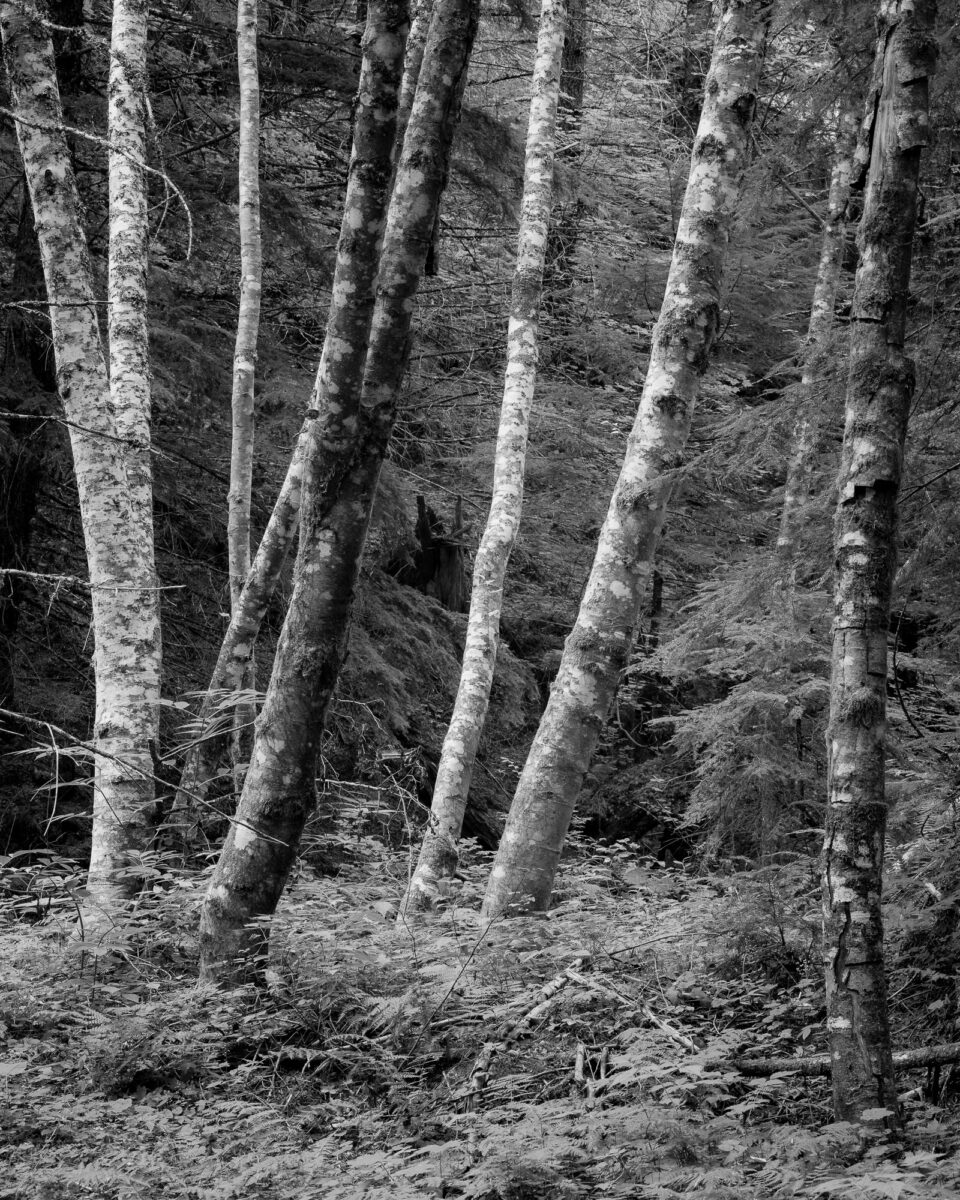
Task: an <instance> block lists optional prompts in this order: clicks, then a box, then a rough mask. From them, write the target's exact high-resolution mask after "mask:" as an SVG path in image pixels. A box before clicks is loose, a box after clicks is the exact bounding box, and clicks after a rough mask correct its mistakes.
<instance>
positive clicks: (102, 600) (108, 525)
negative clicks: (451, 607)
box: [0, 0, 159, 911]
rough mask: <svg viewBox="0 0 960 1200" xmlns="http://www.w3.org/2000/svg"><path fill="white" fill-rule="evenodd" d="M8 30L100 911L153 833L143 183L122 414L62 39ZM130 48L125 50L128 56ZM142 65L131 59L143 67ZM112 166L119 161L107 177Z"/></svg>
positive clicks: (110, 903)
mask: <svg viewBox="0 0 960 1200" xmlns="http://www.w3.org/2000/svg"><path fill="white" fill-rule="evenodd" d="M132 21H133V23H134V24H135V21H136V19H135V18H132ZM0 33H2V37H3V47H4V57H5V61H6V65H7V71H8V73H9V78H10V91H11V96H12V100H13V109H14V113H15V116H16V118H20V119H17V120H16V127H17V138H18V141H19V143H20V151H21V154H22V156H23V163H24V170H25V173H26V178H27V186H28V189H29V192H30V197H31V202H32V204H33V212H34V220H35V223H36V231H37V241H38V244H39V246H40V254H41V259H42V261H43V270H44V279H45V282H46V288H47V298H48V300H49V304H50V324H51V334H52V339H53V348H54V356H55V360H56V366H57V384H58V388H59V392H60V397H61V400H62V403H63V407H64V412H65V414H66V417H67V420H68V421H69V422H70V440H71V445H72V449H73V460H74V470H75V474H76V479H77V490H78V493H79V498H80V515H81V520H82V524H83V532H84V542H85V545H86V552H87V564H88V570H89V576H90V588H91V603H92V608H93V630H94V641H95V650H94V665H95V673H96V689H97V698H96V715H95V729H94V740H95V745H96V748H97V750H98V751H102V752H103V754H102V755H101V754H98V756H97V760H96V766H95V773H94V825H93V849H92V854H91V864H90V886H89V896H90V907H91V910H96V909H98V908H99V909H103V910H107V911H109V910H110V909H111V908H113V907H114V906H115V904H116V903H117V902H118V901H121V900H123V899H126V898H127V897H129V896H130V895H132V894H133V893H134V892H135V891H136V888H137V885H138V880H137V877H136V875H135V873H134V872H133V871H131V869H130V867H131V862H132V858H133V857H135V855H136V852H137V851H139V850H142V849H144V848H145V847H146V846H147V845H148V844H149V840H150V835H151V825H150V818H151V816H152V809H153V799H154V787H153V779H152V772H153V762H152V757H151V753H150V743H151V740H152V739H153V737H154V735H155V731H156V721H157V696H158V678H159V621H158V612H157V592H156V589H155V584H154V570H153V560H152V554H151V550H152V543H153V539H152V518H151V512H150V510H149V508H147V507H146V503H145V501H146V495H147V485H146V478H145V471H146V470H147V469H148V463H149V459H148V447H149V425H148V424H147V420H146V416H145V413H144V411H143V409H142V408H141V407H140V406H141V405H142V404H143V403H144V401H145V393H144V390H143V386H142V378H143V374H142V373H143V370H144V366H143V363H144V360H143V359H142V357H141V355H140V351H141V349H142V348H143V347H142V343H141V341H140V333H139V330H140V326H139V321H138V316H137V314H138V312H139V307H140V293H139V287H140V284H139V279H140V275H139V272H138V270H137V266H136V263H135V262H134V261H133V260H134V259H135V257H136V255H137V254H138V253H140V252H141V251H142V240H141V238H142V235H141V234H139V233H138V232H136V230H137V217H136V216H135V215H134V214H135V213H136V212H137V211H139V209H138V203H139V202H138V201H137V199H136V190H137V187H138V184H137V180H136V177H135V176H134V177H131V178H130V179H129V180H128V182H127V183H126V184H118V190H119V191H120V192H121V193H125V196H122V197H121V199H120V200H118V203H121V202H122V206H123V211H122V213H120V214H118V217H117V221H116V223H115V224H114V222H113V221H112V222H111V243H112V244H113V247H114V249H113V250H112V253H111V258H112V260H113V261H114V262H116V264H117V268H118V270H119V274H118V275H116V276H115V278H116V279H117V285H116V289H114V284H113V282H111V298H112V300H114V301H115V302H116V304H117V307H118V316H119V315H120V314H122V317H121V321H122V323H123V326H124V327H123V329H122V330H119V331H118V333H119V336H120V340H121V344H122V345H123V346H124V347H125V349H123V350H118V360H117V369H118V371H120V372H121V376H122V377H123V372H127V371H128V372H129V376H128V377H127V378H128V385H129V389H130V390H129V392H128V391H127V390H126V387H124V389H123V391H122V393H121V390H120V389H119V386H118V388H117V391H116V392H115V396H116V401H117V403H118V404H119V407H120V408H125V407H126V406H127V405H129V411H124V412H122V413H121V412H119V411H118V412H117V414H116V416H115V415H114V410H113V405H112V403H111V386H110V382H109V380H108V376H107V365H106V362H105V359H104V353H103V346H102V344H101V341H100V331H99V328H98V326H97V319H96V297H95V295H94V291H93V286H92V280H91V271H90V264H89V260H88V257H87V248H86V240H85V238H84V234H83V229H82V226H81V224H80V216H79V214H80V201H79V196H78V194H77V187H76V181H75V179H74V175H73V169H72V167H71V165H70V154H69V150H68V147H67V143H66V138H65V136H64V133H63V113H62V109H61V106H60V96H59V92H58V90H57V84H56V74H55V70H54V58H53V47H52V45H51V43H50V39H49V36H48V35H47V33H46V32H45V30H44V27H43V24H42V17H41V13H40V11H39V10H38V8H37V7H36V4H35V3H33V0H25V2H24V0H17V3H16V4H14V3H11V2H9V0H4V2H2V3H0ZM128 34H129V35H130V36H131V37H134V38H135V37H136V35H135V34H133V33H131V32H130V27H128V26H125V25H124V23H123V22H121V29H120V31H119V36H120V38H121V44H122V43H123V39H124V38H125V37H126V36H127V35H128ZM126 53H127V51H126V50H125V49H123V50H121V49H118V50H117V51H116V54H117V59H118V61H119V60H120V58H121V57H123V56H125V55H126ZM135 62H136V60H135V59H134V60H131V62H130V64H129V66H130V67H131V68H132V69H134V70H135ZM114 84H115V78H114V77H112V78H111V87H110V109H111V122H112V128H115V129H116V130H117V133H116V136H117V137H118V139H119V140H120V142H121V144H125V145H126V144H133V142H132V141H131V142H130V143H128V142H127V141H126V139H127V138H128V136H129V137H130V138H131V139H133V140H135V137H136V134H135V132H133V129H134V126H135V124H136V116H135V113H134V112H131V111H130V110H129V108H128V106H129V105H131V104H133V105H134V106H135V101H134V100H132V99H131V95H130V93H128V92H127V90H126V86H125V85H120V84H118V85H117V87H116V88H115V86H114ZM132 86H133V87H135V86H136V85H132ZM138 161H139V162H142V157H141V158H140V159H139V160H138ZM114 165H115V164H114V162H113V161H111V174H113V167H114ZM121 178H122V176H121ZM111 184H113V180H112V181H111ZM128 205H129V210H130V211H129V212H128V211H127V206H128ZM126 255H130V256H131V258H130V260H129V261H127V260H126V258H125V256H126ZM128 268H129V273H128V274H127V273H125V272H126V271H127V269H128ZM121 281H122V282H121ZM127 322H129V324H127ZM147 394H148V393H147ZM145 464H147V466H145Z"/></svg>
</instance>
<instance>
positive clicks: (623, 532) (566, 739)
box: [483, 0, 770, 918]
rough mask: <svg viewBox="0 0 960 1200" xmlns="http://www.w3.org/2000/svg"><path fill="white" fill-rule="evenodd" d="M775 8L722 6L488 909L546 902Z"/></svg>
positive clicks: (706, 305)
mask: <svg viewBox="0 0 960 1200" xmlns="http://www.w3.org/2000/svg"><path fill="white" fill-rule="evenodd" d="M769 14H770V5H769V4H767V3H760V2H758V0H724V3H723V4H722V6H721V10H720V16H719V22H718V25H717V35H716V41H715V45H714V51H713V59H712V62H711V66H710V73H709V75H708V77H707V83H706V95H705V98H704V104H703V111H702V114H701V118H700V126H699V129H698V131H697V137H696V140H695V142H694V147H693V156H692V161H691V167H690V176H689V180H688V183H687V190H686V195H685V197H684V202H683V210H682V213H681V216H680V223H679V227H678V230H677V239H676V244H675V246H674V252H673V261H672V263H671V266H670V273H669V276H668V278H667V285H666V292H665V295H664V302H663V307H662V309H661V311H660V317H659V320H658V322H657V325H656V328H655V329H654V332H653V338H652V345H651V353H650V364H649V367H648V370H647V378H646V382H645V384H644V389H643V394H642V397H641V401H640V408H639V411H638V414H637V418H636V421H635V422H634V426H633V429H632V431H631V433H630V438H629V441H628V444H627V452H626V456H625V459H624V463H623V467H622V468H621V471H620V477H619V479H618V481H617V484H616V487H615V489H614V492H613V496H612V499H611V501H610V507H609V510H608V513H607V517H606V520H605V521H604V525H603V529H602V531H601V533H600V541H599V545H598V548H597V553H596V557H595V559H594V563H593V568H592V570H591V573H590V578H589V581H588V583H587V588H586V592H585V594H584V597H583V600H582V602H581V605H580V612H579V614H578V616H577V622H576V625H575V626H574V629H573V632H572V633H571V635H570V637H569V638H568V639H567V644H566V647H565V648H564V653H563V658H562V661H561V664H560V670H559V672H558V674H557V678H556V681H555V682H554V685H553V689H552V691H551V694H550V699H549V702H548V704H547V708H546V711H545V713H544V715H543V718H542V720H541V722H540V728H539V729H538V731H537V735H536V737H535V739H534V742H533V746H532V747H531V750H530V753H529V756H528V758H527V762H526V764H525V766H524V769H523V773H522V775H521V777H520V781H519V784H518V786H517V791H516V794H515V796H514V799H513V804H512V806H511V808H510V813H509V815H508V817H507V823H506V826H505V828H504V831H503V836H502V838H501V841H500V848H499V850H498V852H497V856H496V859H495V860H494V866H493V870H492V871H491V874H490V879H489V882H488V885H487V892H486V896H485V898H484V905H483V912H484V916H485V917H486V918H491V917H493V916H495V915H496V914H497V913H500V912H503V911H504V910H505V909H507V907H508V906H510V905H522V906H528V905H530V904H532V905H533V907H535V908H546V906H547V904H548V902H549V899H550V892H551V889H552V886H553V878H554V874H555V872H556V867H557V862H558V860H559V857H560V851H561V849H562V846H563V842H564V838H565V837H566V833H567V829H568V827H569V823H570V817H571V815H572V813H573V809H574V805H575V804H576V800H577V797H578V795H579V792H580V787H581V784H582V782H583V777H584V775H585V773H586V771H587V768H588V766H589V763H590V758H591V756H592V754H593V751H594V749H595V747H596V743H597V739H598V737H599V735H600V730H601V728H602V726H603V722H604V720H605V719H606V716H607V713H608V711H609V708H610V704H611V703H612V700H613V697H614V694H615V692H616V687H617V682H618V680H619V677H620V672H621V671H622V669H623V668H624V666H625V665H626V662H627V658H628V655H629V653H630V649H631V647H632V645H633V640H634V632H635V629H636V626H637V620H638V616H639V610H640V603H641V600H642V597H643V593H644V589H645V585H646V583H647V581H648V579H649V576H650V574H651V571H652V562H653V555H654V552H655V549H656V545H657V540H658V538H659V536H660V531H661V529H662V527H663V521H664V517H665V514H666V509H667V504H668V502H669V499H670V494H671V492H672V490H673V483H674V479H675V476H676V471H677V468H678V467H679V466H680V464H681V461H682V455H683V449H684V446H685V444H686V440H687V437H688V435H689V431H690V422H691V418H692V414H693V407H694V403H695V400H696V396H697V392H698V388H699V381H700V377H701V375H702V374H703V372H704V371H705V370H706V367H707V362H708V359H709V353H710V347H711V345H712V343H713V339H714V337H715V335H716V331H717V326H718V323H719V319H720V299H719V296H720V282H721V275H722V270H723V262H724V256H725V252H726V248H727V243H728V241H729V237H730V229H731V226H732V224H733V220H734V217H735V214H736V210H737V205H738V202H739V189H740V182H741V179H742V176H743V170H744V166H745V164H746V160H747V150H748V142H749V134H750V125H751V122H752V119H753V112H754V108H755V104H756V92H757V86H758V81H759V76H760V67H761V63H762V60H763V52H764V47H765V43H766V32H767V25H768V22H769Z"/></svg>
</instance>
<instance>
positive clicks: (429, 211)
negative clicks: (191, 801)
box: [201, 0, 479, 984]
mask: <svg viewBox="0 0 960 1200" xmlns="http://www.w3.org/2000/svg"><path fill="white" fill-rule="evenodd" d="M370 9H371V12H372V11H373V5H372V4H371V5H370ZM478 9H479V4H478V0H439V3H438V4H437V6H436V8H435V10H434V15H433V19H432V21H431V26H430V33H429V36H428V39H427V46H426V49H425V52H424V61H423V67H422V68H421V74H420V83H419V86H418V88H417V94H416V97H415V100H414V105H413V112H412V114H411V117H410V126H409V130H408V137H407V138H406V140H405V142H404V148H403V153H402V156H401V159H400V164H399V168H398V171H397V176H396V181H395V183H394V186H393V192H392V195H391V199H390V208H389V213H388V217H387V228H386V232H385V234H384V241H383V249H382V252H381V255H380V272H379V278H378V281H377V298H376V307H375V309H374V313H373V319H372V322H371V327H370V341H369V349H368V353H367V359H366V364H365V370H364V374H363V389H362V395H361V398H360V405H359V409H355V408H352V407H351V408H350V409H348V408H347V406H346V400H347V393H348V391H350V392H352V390H353V389H354V388H355V387H356V379H355V377H350V378H349V379H348V378H344V379H342V380H335V381H334V380H331V381H330V382H329V383H328V384H326V385H325V387H324V388H323V389H322V391H321V394H320V396H319V397H318V400H319V402H320V405H321V408H320V416H319V419H318V420H317V421H316V423H315V426H314V428H313V431H312V434H311V437H312V444H311V445H310V446H309V447H308V450H307V453H306V455H305V460H304V462H305V465H304V497H303V509H302V514H301V520H302V526H301V535H300V549H299V553H298V556H297V565H296V570H295V573H294V586H293V593H292V595H291V598H290V605H289V608H288V612H287V619H286V621H285V622H284V627H283V631H282V633H281V636H280V644H279V646H278V648H277V656H276V659H275V662H274V668H273V675H272V677H271V680H270V686H269V688H268V690H267V697H266V701H265V703H264V708H263V712H262V713H261V716H260V719H259V721H258V724H257V744H256V749H255V753H254V756H253V761H252V763H251V766H250V771H249V773H248V775H247V780H246V783H245V785H244V790H243V796H242V797H241V801H240V807H239V810H238V814H237V815H238V818H239V820H241V821H243V822H244V824H243V825H238V826H236V827H234V828H233V829H231V832H230V835H229V836H228V838H227V843H226V845H225V847H224V851H223V854H222V856H221V859H220V862H219V863H218V865H217V869H216V871H215V873H214V877H213V879H212V880H211V884H210V889H209V891H208V894H207V899H206V902H205V904H204V912H203V918H202V922H201V955H202V958H201V969H202V971H203V974H204V976H205V977H206V978H208V979H211V980H217V981H218V982H220V983H224V984H229V983H232V982H236V981H239V980H242V979H245V978H249V977H250V976H251V975H254V976H256V974H257V973H258V972H259V969H260V967H261V966H262V963H263V961H264V959H265V956H266V951H267V935H268V929H267V925H266V923H265V918H268V917H269V916H270V914H272V913H273V911H274V909H275V908H276V905H277V902H278V900H279V898H280V894H281V892H282V890H283V886H284V883H285V881H286V878H287V875H288V874H289V870H290V867H291V865H292V862H293V858H294V855H295V853H296V846H297V841H298V839H299V837H300V834H301V832H302V829H303V825H304V822H305V820H306V818H307V816H308V815H309V813H310V811H311V809H312V807H313V803H314V794H315V774H316V759H317V752H318V749H319V746H320V739H321V738H322V736H323V726H324V719H325V716H326V711H327V707H328V706H329V703H330V698H331V696H332V694H333V689H334V687H335V685H336V681H337V676H338V674H339V671H340V667H341V665H342V662H343V658H344V655H345V653H346V644H347V632H348V628H349V622H350V615H351V612H352V605H353V595H354V590H355V587H356V582H357V577H358V574H359V569H360V555H361V553H362V550H363V545H364V541H365V538H366V533H367V528H368V526H369V521H370V513H371V511H372V508H373V501H374V497H375V495H376V489H377V482H378V480H379V477H380V468H381V466H382V463H383V458H384V455H385V453H386V449H387V445H388V443H389V440H390V435H391V433H392V430H393V425H394V421H395V419H396V411H397V402H398V397H399V391H400V385H401V382H402V378H403V372H404V369H405V366H406V361H407V355H408V352H409V336H410V323H411V319H412V314H413V307H414V305H413V301H414V297H415V295H416V290H417V287H418V285H419V282H420V279H421V278H422V275H423V269H424V263H425V261H426V256H427V250H428V248H429V245H430V239H431V235H432V230H433V224H434V218H435V215H436V210H437V205H438V203H439V198H440V193H441V191H442V187H443V183H444V180H445V178H446V172H447V167H448V163H449V158H450V149H451V145H452V142H453V133H454V128H455V125H456V117H457V111H458V107H459V95H460V91H461V83H462V79H463V76H464V74H465V72H466V70H467V64H468V62H469V58H470V51H471V49H472V46H473V39H474V35H475V33H476V28H477V20H478ZM381 78H382V72H381ZM397 84H399V64H398V71H397ZM395 94H396V93H394V103H395V102H396V101H395ZM383 179H384V181H385V182H384V186H386V185H387V184H388V183H389V171H387V172H386V173H385V175H384V176H383ZM346 224H348V222H346V221H345V225H346ZM336 299H337V297H336V296H335V301H336ZM321 371H322V365H321ZM253 921H258V923H257V924H256V925H251V922H253Z"/></svg>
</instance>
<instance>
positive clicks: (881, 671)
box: [823, 0, 937, 1129]
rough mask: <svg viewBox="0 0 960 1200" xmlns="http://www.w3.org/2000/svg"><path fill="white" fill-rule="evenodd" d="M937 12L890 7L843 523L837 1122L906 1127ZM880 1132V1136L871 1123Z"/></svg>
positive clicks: (870, 137) (833, 1010)
mask: <svg viewBox="0 0 960 1200" xmlns="http://www.w3.org/2000/svg"><path fill="white" fill-rule="evenodd" d="M935 19H936V3H935V2H934V0H880V7H879V15H878V40H877V54H876V60H875V65H874V74H873V90H872V95H871V96H870V97H869V99H868V103H867V121H866V123H865V127H864V132H863V136H862V138H861V144H860V147H859V148H858V154H857V158H858V163H859V165H860V166H861V167H863V168H864V170H865V173H866V181H865V182H866V187H865V194H864V204H863V217H862V219H861V221H860V229H859V234H858V242H859V246H860V264H859V267H858V268H857V278H856V284H855V286H854V297H853V305H852V308H851V313H850V364H849V374H848V376H847V395H846V423H845V428H844V434H843V450H842V452H841V459H840V474H839V479H838V501H837V509H836V517H835V522H834V554H835V571H834V612H835V617H834V626H833V655H832V661H831V679H830V723H829V725H828V728H827V780H828V783H827V790H828V802H827V814H826V829H825V837H824V852H823V954H824V973H825V979H826V1001H827V1038H828V1043H829V1047H830V1059H831V1074H832V1079H833V1101H834V1110H835V1112H836V1115H837V1119H838V1120H841V1121H854V1122H861V1121H862V1122H870V1120H871V1118H870V1117H865V1115H864V1114H865V1113H867V1112H870V1111H872V1112H873V1113H874V1114H876V1112H877V1110H878V1109H879V1110H883V1109H886V1110H887V1117H886V1122H885V1123H886V1124H887V1125H888V1127H890V1128H894V1129H895V1128H897V1127H898V1126H899V1125H900V1124H901V1121H902V1115H901V1112H900V1106H899V1103H898V1101H897V1088H896V1078H895V1073H894V1067H893V1056H892V1052H891V1045H890V1028H889V1021H888V1016H887V983H886V974H885V971H884V963H883V912H882V908H881V892H882V878H883V849H884V837H885V826H886V814H887V803H886V795H885V788H884V745H885V738H886V697H887V636H888V630H889V627H890V595H891V589H892V585H893V577H894V573H895V570H896V560H897V495H898V492H899V489H900V478H901V473H902V469H903V450H904V441H905V438H906V432H907V420H908V416H909V413H910V404H911V400H912V398H913V394H914V383H915V380H914V369H913V363H912V362H911V360H910V359H909V358H908V357H907V356H906V354H905V353H904V339H905V333H906V318H907V303H908V298H909V289H910V264H911V251H912V246H913V235H914V229H915V226H916V217H917V200H918V191H919V175H920V157H921V154H922V151H923V148H924V146H926V145H927V144H928V143H929V140H930V128H929V94H928V91H929V79H930V76H931V74H932V73H933V70H934V68H935V64H936V53H937V51H936V43H935V41H934V40H933V30H934V23H935ZM874 1127H876V1125H874Z"/></svg>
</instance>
